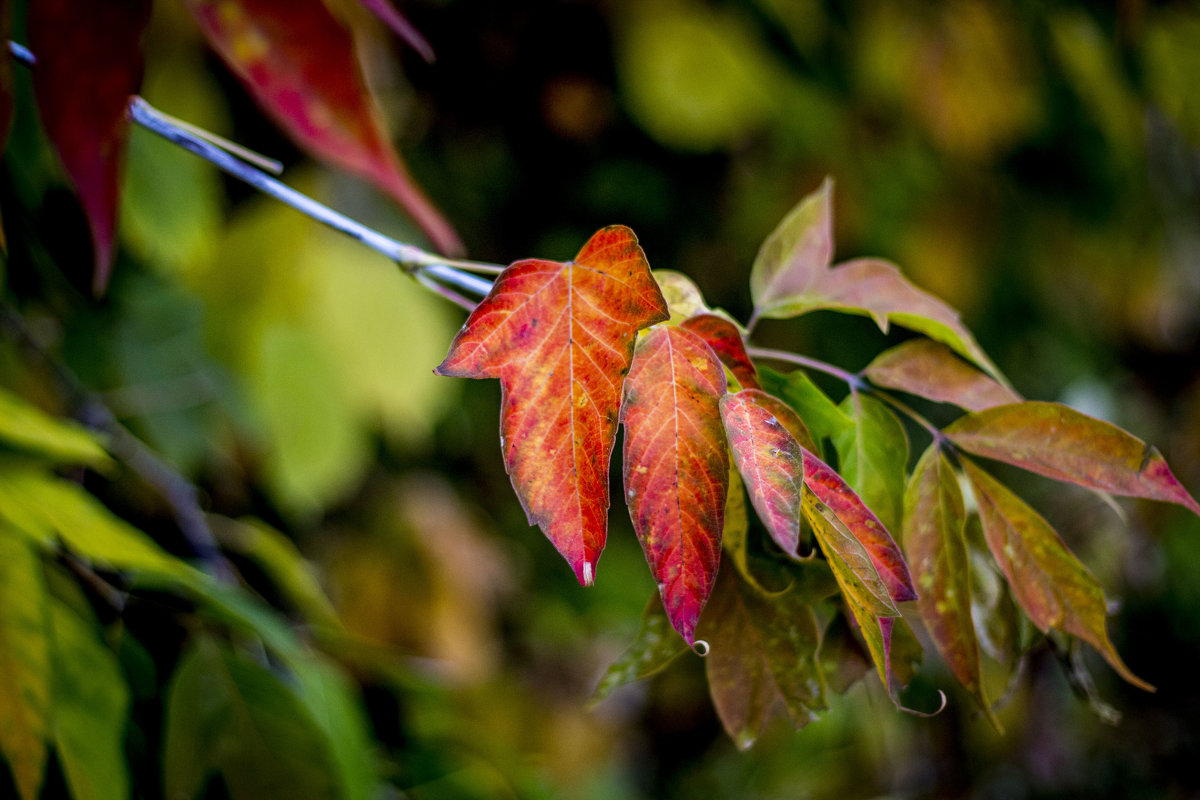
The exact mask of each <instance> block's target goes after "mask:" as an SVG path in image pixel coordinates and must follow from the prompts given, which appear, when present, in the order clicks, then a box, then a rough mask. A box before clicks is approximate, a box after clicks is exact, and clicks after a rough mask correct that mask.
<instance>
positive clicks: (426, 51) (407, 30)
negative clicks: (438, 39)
mask: <svg viewBox="0 0 1200 800" xmlns="http://www.w3.org/2000/svg"><path fill="white" fill-rule="evenodd" d="M359 2H361V3H362V5H363V7H364V8H366V9H368V10H369V11H370V12H371V13H372V14H374V15H375V16H376V17H378V18H379V19H380V21H382V22H383V23H384V24H385V25H387V26H388V27H389V28H391V29H392V32H393V33H395V34H396V35H397V36H399V37H400V38H401V39H403V40H404V41H405V42H406V43H407V44H408V46H409V47H411V48H412V49H413V50H416V51H417V52H418V53H420V54H421V58H423V59H425V60H426V61H427V62H429V63H430V64H432V63H433V61H434V56H433V48H432V47H431V46H430V44H429V41H428V40H426V38H425V37H424V36H422V35H421V32H420V31H418V30H417V29H416V28H414V27H413V24H412V23H411V22H409V21H408V20H407V19H406V18H405V17H404V15H403V14H401V13H400V12H399V11H397V10H396V7H395V6H393V5H392V4H391V2H390V1H389V0H359Z"/></svg>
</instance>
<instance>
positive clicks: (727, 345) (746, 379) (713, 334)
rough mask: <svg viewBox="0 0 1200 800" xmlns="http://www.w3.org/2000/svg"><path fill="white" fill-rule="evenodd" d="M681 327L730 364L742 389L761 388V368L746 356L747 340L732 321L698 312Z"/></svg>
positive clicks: (730, 369)
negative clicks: (759, 369) (759, 380)
mask: <svg viewBox="0 0 1200 800" xmlns="http://www.w3.org/2000/svg"><path fill="white" fill-rule="evenodd" d="M681 327H684V328H687V329H688V330H689V331H691V332H692V333H695V334H698V335H699V336H700V338H701V339H703V340H704V341H706V342H708V346H709V347H711V348H712V349H713V352H714V353H716V354H717V358H719V359H721V363H722V364H724V365H725V366H727V367H729V371H730V372H732V373H733V377H735V378H737V380H738V383H740V384H741V385H742V388H743V389H761V388H762V385H761V384H760V383H759V382H758V370H756V369H755V368H754V362H753V361H751V360H750V356H748V355H746V342H745V340H743V339H742V334H741V333H740V332H738V329H737V327H736V326H735V325H734V324H733V323H732V322H730V321H729V320H727V319H725V318H724V317H719V316H717V315H716V314H697V315H696V316H694V317H689V318H688V319H686V320H684V321H683V323H682V324H681Z"/></svg>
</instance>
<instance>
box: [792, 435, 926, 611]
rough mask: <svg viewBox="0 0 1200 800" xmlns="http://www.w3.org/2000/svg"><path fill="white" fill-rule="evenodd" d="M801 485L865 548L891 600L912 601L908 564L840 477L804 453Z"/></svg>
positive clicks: (914, 594) (880, 525)
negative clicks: (827, 508)
mask: <svg viewBox="0 0 1200 800" xmlns="http://www.w3.org/2000/svg"><path fill="white" fill-rule="evenodd" d="M804 483H805V485H806V486H807V487H808V488H809V489H810V490H812V493H813V494H814V495H815V496H816V498H817V499H818V500H820V501H821V502H822V503H824V504H825V505H826V506H828V507H829V510H830V512H832V513H833V515H834V516H835V517H836V518H837V520H838V521H839V522H840V523H841V524H842V525H844V526H845V527H846V528H847V529H848V530H849V531H850V532H851V533H852V534H853V535H854V538H855V539H857V540H858V541H859V542H861V543H862V545H863V547H865V548H866V550H867V554H868V555H869V556H870V557H871V562H872V563H873V564H874V565H875V569H877V570H878V571H879V577H880V578H882V579H883V582H884V584H885V585H886V586H887V589H888V594H889V595H891V598H892V600H894V601H895V602H897V603H902V602H904V601H906V600H915V599H916V597H917V592H916V590H915V589H914V588H913V585H912V578H911V577H910V576H909V574H908V565H907V564H906V563H905V562H904V556H903V555H901V553H900V548H899V547H897V546H896V542H895V540H893V539H892V535H891V534H890V533H888V532H887V528H885V527H884V526H883V523H881V522H880V521H879V519H878V517H876V516H875V515H874V514H873V513H871V510H870V509H869V508H867V507H866V506H865V505H864V504H863V501H862V500H861V499H859V497H858V495H857V494H855V493H854V491H853V490H852V489H851V488H850V487H849V486H848V485H846V482H845V481H844V480H842V478H841V476H840V475H838V474H837V473H836V472H834V471H833V469H832V468H830V467H829V465H828V464H826V463H825V462H823V461H821V459H819V458H817V457H816V456H815V455H813V454H812V453H810V452H808V451H805V452H804Z"/></svg>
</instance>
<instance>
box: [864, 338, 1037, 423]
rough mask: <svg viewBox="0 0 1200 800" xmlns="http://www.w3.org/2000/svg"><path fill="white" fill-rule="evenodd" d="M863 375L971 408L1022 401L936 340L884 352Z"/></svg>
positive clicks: (879, 383)
mask: <svg viewBox="0 0 1200 800" xmlns="http://www.w3.org/2000/svg"><path fill="white" fill-rule="evenodd" d="M863 374H864V375H866V376H867V377H868V378H870V379H871V382H872V383H874V384H875V385H877V386H882V387H884V388H887V389H899V390H900V391H902V392H908V393H909V394H915V395H919V396H921V397H927V398H929V399H930V400H936V401H937V402H939V403H954V404H955V405H957V406H960V407H961V408H965V409H967V410H968V411H982V410H984V409H986V408H992V407H993V406H1001V405H1006V404H1008V403H1019V402H1021V396H1020V395H1018V394H1017V393H1016V392H1014V391H1013V390H1012V389H1011V388H1009V387H1008V386H1005V385H1004V384H1001V383H999V382H997V381H996V380H995V379H994V378H992V377H991V376H989V375H987V374H986V373H984V372H981V371H979V370H978V369H976V368H975V367H973V366H971V365H970V364H968V363H966V362H965V361H963V360H962V359H961V358H959V357H958V356H956V355H955V354H954V351H952V350H951V349H950V348H949V347H947V346H946V345H944V344H942V343H941V342H935V341H933V340H932V339H911V340H909V341H907V342H904V343H903V344H901V345H897V346H896V347H893V348H892V349H890V350H886V351H884V352H883V353H880V354H879V355H878V356H876V357H875V360H874V361H872V362H871V363H870V364H869V365H868V366H867V368H866V369H865V370H863Z"/></svg>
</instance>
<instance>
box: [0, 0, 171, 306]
mask: <svg viewBox="0 0 1200 800" xmlns="http://www.w3.org/2000/svg"><path fill="white" fill-rule="evenodd" d="M149 19H150V0H114V1H113V2H89V1H88V0H37V2H34V3H30V4H29V20H28V23H27V24H28V28H29V46H30V48H31V49H32V50H33V52H34V53H35V54H36V55H37V58H38V63H37V68H36V69H34V71H33V91H34V95H35V97H36V99H37V106H38V113H39V115H40V116H41V119H42V125H43V126H44V127H45V129H46V136H47V137H48V138H49V139H50V142H51V143H52V144H53V145H54V149H55V150H56V151H58V156H59V158H60V159H61V161H62V163H63V167H64V168H65V170H66V173H67V176H68V177H69V178H70V179H71V183H72V184H73V185H74V187H75V192H76V193H77V194H78V195H79V199H80V202H81V203H82V204H83V210H84V212H85V214H86V216H87V221H88V227H89V229H90V230H91V234H92V250H93V253H94V256H95V269H94V271H93V277H92V288H93V290H94V291H95V292H96V294H101V293H103V291H104V289H105V288H106V287H107V286H108V277H109V274H110V272H111V270H112V258H113V239H114V236H115V233H116V225H117V208H118V206H119V195H120V180H121V162H122V159H123V158H124V156H125V149H126V144H127V143H128V140H129V120H128V119H127V118H126V109H127V107H128V105H129V100H130V98H131V97H132V96H133V95H134V94H135V93H136V92H137V90H138V87H139V85H140V84H141V80H142V67H143V59H142V48H141V39H142V32H143V31H144V30H145V28H146V24H147V23H148V22H149ZM3 57H4V58H5V60H7V58H8V56H7V54H5V55H4V56H3Z"/></svg>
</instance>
